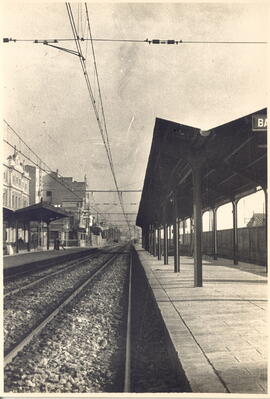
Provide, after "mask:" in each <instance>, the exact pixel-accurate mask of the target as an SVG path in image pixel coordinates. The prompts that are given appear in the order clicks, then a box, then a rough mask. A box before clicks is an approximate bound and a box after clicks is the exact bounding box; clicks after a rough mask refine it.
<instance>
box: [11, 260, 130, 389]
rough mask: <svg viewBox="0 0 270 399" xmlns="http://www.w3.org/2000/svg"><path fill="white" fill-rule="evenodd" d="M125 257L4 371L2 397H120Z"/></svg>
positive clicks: (122, 364) (126, 274) (109, 268)
mask: <svg viewBox="0 0 270 399" xmlns="http://www.w3.org/2000/svg"><path fill="white" fill-rule="evenodd" d="M128 269H129V268H128V256H127V255H122V256H120V257H119V258H118V259H117V260H116V261H115V262H114V263H113V264H112V265H111V266H109V267H108V270H107V269H106V271H104V272H102V273H101V275H99V276H97V277H95V278H94V280H93V282H92V283H90V285H89V288H88V289H87V290H86V291H84V293H83V294H82V295H81V297H80V299H79V300H78V299H74V300H73V302H72V304H70V305H68V306H67V307H66V308H65V309H63V310H62V311H61V312H60V314H59V315H58V316H56V318H55V319H54V320H52V321H51V322H50V323H49V325H47V326H46V328H45V329H44V330H43V331H42V333H41V334H40V335H39V336H37V337H35V338H34V339H33V340H32V341H31V344H29V345H28V346H27V347H26V348H25V349H24V350H23V351H22V352H21V353H19V354H18V355H17V356H16V357H15V358H14V359H13V361H12V362H11V363H10V364H9V365H8V366H6V368H5V392H72V393H73V392H74V393H77V392H121V390H122V378H121V377H122V375H123V370H124V349H125V331H126V307H127V284H128Z"/></svg>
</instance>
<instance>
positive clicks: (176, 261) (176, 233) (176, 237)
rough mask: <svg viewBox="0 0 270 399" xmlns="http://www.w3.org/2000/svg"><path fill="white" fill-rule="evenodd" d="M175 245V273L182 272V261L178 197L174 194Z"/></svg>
mask: <svg viewBox="0 0 270 399" xmlns="http://www.w3.org/2000/svg"><path fill="white" fill-rule="evenodd" d="M173 204H174V207H173V210H174V215H173V223H174V224H173V244H174V245H173V247H174V273H178V272H180V262H179V226H178V219H177V197H176V194H174V198H173Z"/></svg>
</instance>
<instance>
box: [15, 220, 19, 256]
mask: <svg viewBox="0 0 270 399" xmlns="http://www.w3.org/2000/svg"><path fill="white" fill-rule="evenodd" d="M15 237H16V243H15V251H16V254H17V253H18V252H19V222H18V220H16V222H15Z"/></svg>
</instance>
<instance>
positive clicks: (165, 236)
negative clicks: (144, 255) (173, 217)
mask: <svg viewBox="0 0 270 399" xmlns="http://www.w3.org/2000/svg"><path fill="white" fill-rule="evenodd" d="M163 237H164V238H163V241H164V248H163V257H164V265H168V226H167V224H166V223H164V225H163Z"/></svg>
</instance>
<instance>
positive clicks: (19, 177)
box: [3, 150, 31, 253]
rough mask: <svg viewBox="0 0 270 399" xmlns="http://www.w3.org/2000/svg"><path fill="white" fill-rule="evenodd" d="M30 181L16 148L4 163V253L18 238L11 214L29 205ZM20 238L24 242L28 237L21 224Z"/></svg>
mask: <svg viewBox="0 0 270 399" xmlns="http://www.w3.org/2000/svg"><path fill="white" fill-rule="evenodd" d="M30 181H31V178H30V176H29V173H28V172H27V169H26V166H25V165H24V162H23V161H22V160H21V158H20V156H19V154H18V152H17V151H16V150H15V151H14V153H13V154H12V155H10V156H8V157H7V159H6V160H5V162H4V163H3V208H4V218H3V244H4V253H5V252H6V248H7V246H11V247H12V245H13V244H14V242H15V240H16V232H15V223H14V221H13V219H12V216H10V214H11V212H10V211H15V210H17V209H20V208H25V207H27V206H28V205H29V198H30V194H29V186H30ZM18 238H19V240H20V243H23V242H24V241H25V239H26V238H27V232H26V231H25V229H24V228H23V226H20V228H19V230H18ZM22 245H23V244H22ZM11 250H12V249H11Z"/></svg>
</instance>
